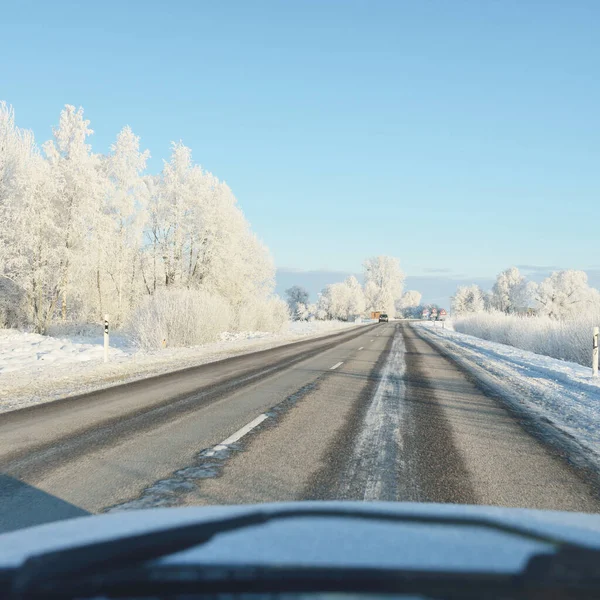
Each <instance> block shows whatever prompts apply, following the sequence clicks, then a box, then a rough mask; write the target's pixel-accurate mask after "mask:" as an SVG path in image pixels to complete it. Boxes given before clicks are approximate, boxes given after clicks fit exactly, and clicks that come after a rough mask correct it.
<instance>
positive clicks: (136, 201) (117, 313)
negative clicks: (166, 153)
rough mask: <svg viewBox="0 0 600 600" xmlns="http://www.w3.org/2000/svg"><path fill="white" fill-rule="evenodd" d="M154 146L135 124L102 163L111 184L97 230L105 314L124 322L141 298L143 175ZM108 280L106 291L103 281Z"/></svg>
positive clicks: (145, 192) (100, 293) (100, 292)
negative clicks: (145, 145)
mask: <svg viewBox="0 0 600 600" xmlns="http://www.w3.org/2000/svg"><path fill="white" fill-rule="evenodd" d="M149 156H150V152H149V151H148V150H145V151H143V152H142V151H141V150H140V139H139V137H137V136H136V135H135V134H134V133H133V131H132V130H131V128H130V127H125V128H123V129H122V130H121V132H120V133H119V134H118V135H117V139H116V141H115V143H114V144H113V145H112V146H111V148H110V154H109V155H108V156H106V157H105V158H104V159H103V161H102V166H103V170H104V174H105V177H106V188H105V193H104V196H103V202H102V207H101V218H100V219H99V222H100V223H101V225H102V227H101V228H100V229H99V231H97V236H98V249H99V256H98V261H97V270H96V286H97V290H98V300H99V312H100V314H102V313H104V312H105V311H106V310H108V312H110V313H111V316H112V318H113V319H114V321H115V322H117V323H122V322H123V319H124V317H125V316H126V315H127V313H128V312H129V310H130V309H131V307H132V306H133V304H134V302H135V300H136V298H137V296H139V291H138V290H139V289H140V288H139V285H138V282H139V271H140V266H139V260H140V253H141V247H142V237H143V227H144V225H145V224H146V223H145V218H146V217H145V215H146V212H145V209H146V203H147V198H148V187H147V186H146V185H145V183H144V180H143V178H142V172H143V171H144V170H145V168H146V161H147V160H148V158H149ZM104 279H105V280H106V283H105V287H106V288H107V289H106V290H105V291H104V293H103V289H102V284H103V280H104Z"/></svg>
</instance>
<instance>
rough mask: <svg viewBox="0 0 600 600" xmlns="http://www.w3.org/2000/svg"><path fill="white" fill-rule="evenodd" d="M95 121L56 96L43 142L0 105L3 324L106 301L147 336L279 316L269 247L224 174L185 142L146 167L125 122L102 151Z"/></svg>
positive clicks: (80, 316) (166, 336)
mask: <svg viewBox="0 0 600 600" xmlns="http://www.w3.org/2000/svg"><path fill="white" fill-rule="evenodd" d="M92 133H93V132H92V130H91V129H90V123H89V121H87V120H86V119H85V118H84V114H83V110H82V109H81V108H80V109H78V110H77V109H76V108H75V107H73V106H65V108H64V110H63V111H62V112H61V114H60V118H59V121H58V126H57V127H55V128H54V129H53V134H54V135H53V139H52V140H50V141H47V142H46V143H44V144H43V145H42V146H41V148H40V147H39V146H38V145H37V144H36V142H35V140H34V138H33V134H32V133H31V132H30V131H25V130H23V129H20V128H18V127H17V126H16V124H15V119H14V112H13V109H12V108H11V107H10V106H8V105H7V104H5V103H1V104H0V223H1V224H2V226H1V228H0V327H22V328H28V329H30V330H33V331H35V332H38V333H46V332H47V331H48V329H49V328H50V327H51V326H52V325H53V324H56V323H62V324H69V323H87V322H90V323H97V322H99V321H100V320H101V319H102V317H103V315H104V314H106V313H108V314H109V315H110V318H111V322H112V323H113V324H114V325H115V326H117V327H120V326H124V325H128V326H129V327H130V328H131V330H132V331H133V333H134V334H135V335H137V337H138V338H139V340H140V341H141V342H142V344H143V345H145V346H154V347H159V346H160V345H161V344H162V345H171V344H178V345H188V344H192V343H201V342H203V341H208V340H209V339H211V338H213V337H214V331H216V330H220V331H225V330H231V331H235V330H240V329H242V330H262V331H275V330H278V329H280V328H281V327H283V325H284V324H285V323H286V322H287V320H288V312H287V306H286V304H285V302H283V301H282V300H281V299H279V298H277V297H275V296H273V289H274V278H275V269H274V263H273V259H272V258H271V255H270V254H269V251H268V250H267V248H266V247H265V246H264V245H263V244H262V243H261V242H260V240H258V239H257V237H256V235H254V233H253V232H252V231H251V229H250V226H249V224H248V222H247V221H246V219H245V218H244V215H243V213H242V211H241V210H240V208H239V207H238V205H237V203H236V199H235V197H234V195H233V193H232V191H231V190H230V189H229V187H228V186H227V184H226V183H225V182H223V181H220V180H219V179H217V178H216V177H215V176H214V175H212V174H211V173H209V172H207V171H205V170H203V169H202V168H201V167H200V166H198V165H196V164H194V162H193V160H192V154H191V150H190V149H189V148H187V147H186V146H184V145H183V144H182V143H181V142H179V143H173V144H172V148H171V157H170V159H169V160H168V161H165V163H164V166H163V169H162V172H161V173H160V174H158V175H150V174H145V170H146V161H147V159H148V157H149V152H148V150H143V149H142V148H141V147H140V140H139V138H138V137H137V136H136V135H135V134H134V133H133V131H131V129H130V128H129V127H125V128H123V129H122V130H121V131H120V132H119V133H118V134H117V136H116V139H115V141H114V143H113V144H112V146H111V148H110V152H109V153H108V154H107V155H101V154H94V153H93V152H92V150H91V147H90V145H89V144H88V138H89V136H90V135H91V134H92ZM207 323H209V324H210V325H209V326H207Z"/></svg>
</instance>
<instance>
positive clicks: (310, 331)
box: [0, 321, 356, 413]
mask: <svg viewBox="0 0 600 600" xmlns="http://www.w3.org/2000/svg"><path fill="white" fill-rule="evenodd" d="M354 326H356V324H355V323H345V322H341V321H314V322H312V323H308V322H291V323H289V326H288V327H287V328H286V329H285V330H284V331H282V332H280V333H268V332H260V331H248V332H236V333H222V334H221V335H220V339H219V341H217V342H213V343H210V344H204V345H202V346H195V347H192V348H168V349H165V350H154V351H143V350H140V349H139V348H138V347H136V346H135V345H134V344H133V342H132V341H131V339H130V338H128V337H127V336H125V335H123V334H119V333H116V334H113V335H111V337H110V341H111V348H110V353H109V357H110V360H109V362H108V363H107V364H104V362H103V333H102V328H101V327H97V333H95V332H93V331H91V330H89V329H82V330H78V331H76V332H75V333H73V335H62V336H60V337H51V336H43V335H38V334H35V333H23V332H20V331H17V330H12V329H0V413H1V412H6V411H9V410H15V409H18V408H23V407H25V406H29V405H32V404H38V403H41V402H48V401H51V400H56V399H58V398H63V397H66V396H73V395H76V394H80V393H84V392H88V391H93V390H95V389H100V388H102V387H107V386H110V385H118V384H120V383H124V382H126V381H132V380H134V379H141V378H144V377H149V376H151V375H156V374H159V373H164V372H168V371H173V370H176V369H181V368H185V367H190V366H194V365H198V364H204V363H207V362H213V361H216V360H222V359H224V358H229V357H231V356H235V355H239V354H245V353H248V352H255V351H257V350H266V349H268V348H273V347H275V346H280V345H282V344H286V343H289V342H293V341H296V340H300V339H303V338H308V337H319V336H321V335H326V334H327V333H331V332H334V331H336V330H342V329H348V328H351V327H354Z"/></svg>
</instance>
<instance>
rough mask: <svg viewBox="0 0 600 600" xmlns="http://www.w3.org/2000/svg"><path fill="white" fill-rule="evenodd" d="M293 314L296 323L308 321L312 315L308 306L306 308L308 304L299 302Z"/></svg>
mask: <svg viewBox="0 0 600 600" xmlns="http://www.w3.org/2000/svg"><path fill="white" fill-rule="evenodd" d="M288 306H289V302H288ZM293 314H294V317H295V319H296V321H308V317H309V316H310V313H309V312H308V306H306V304H304V303H303V302H298V303H297V304H296V310H295V312H294V313H293Z"/></svg>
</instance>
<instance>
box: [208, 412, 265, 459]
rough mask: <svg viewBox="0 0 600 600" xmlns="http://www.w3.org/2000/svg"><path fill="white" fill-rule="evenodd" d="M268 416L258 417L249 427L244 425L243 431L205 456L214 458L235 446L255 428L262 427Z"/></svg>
mask: <svg viewBox="0 0 600 600" xmlns="http://www.w3.org/2000/svg"><path fill="white" fill-rule="evenodd" d="M268 418H269V417H268V415H265V414H262V415H259V416H258V417H256V419H254V420H253V421H250V423H248V424H247V425H244V426H243V427H242V428H241V429H238V430H237V431H236V432H235V433H234V434H233V435H230V436H229V437H228V438H227V439H226V440H223V441H222V442H221V443H220V444H217V445H216V446H215V447H214V448H212V449H211V450H209V451H208V452H207V453H206V454H205V456H213V455H214V454H216V453H217V452H220V451H221V450H225V449H226V448H227V447H228V446H230V445H231V444H235V443H236V442H238V441H239V440H241V439H242V438H243V437H244V436H245V435H246V434H248V433H250V432H251V431H252V430H253V429H254V428H255V427H257V426H258V425H260V424H261V423H262V422H263V421H264V420H265V419H268Z"/></svg>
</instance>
